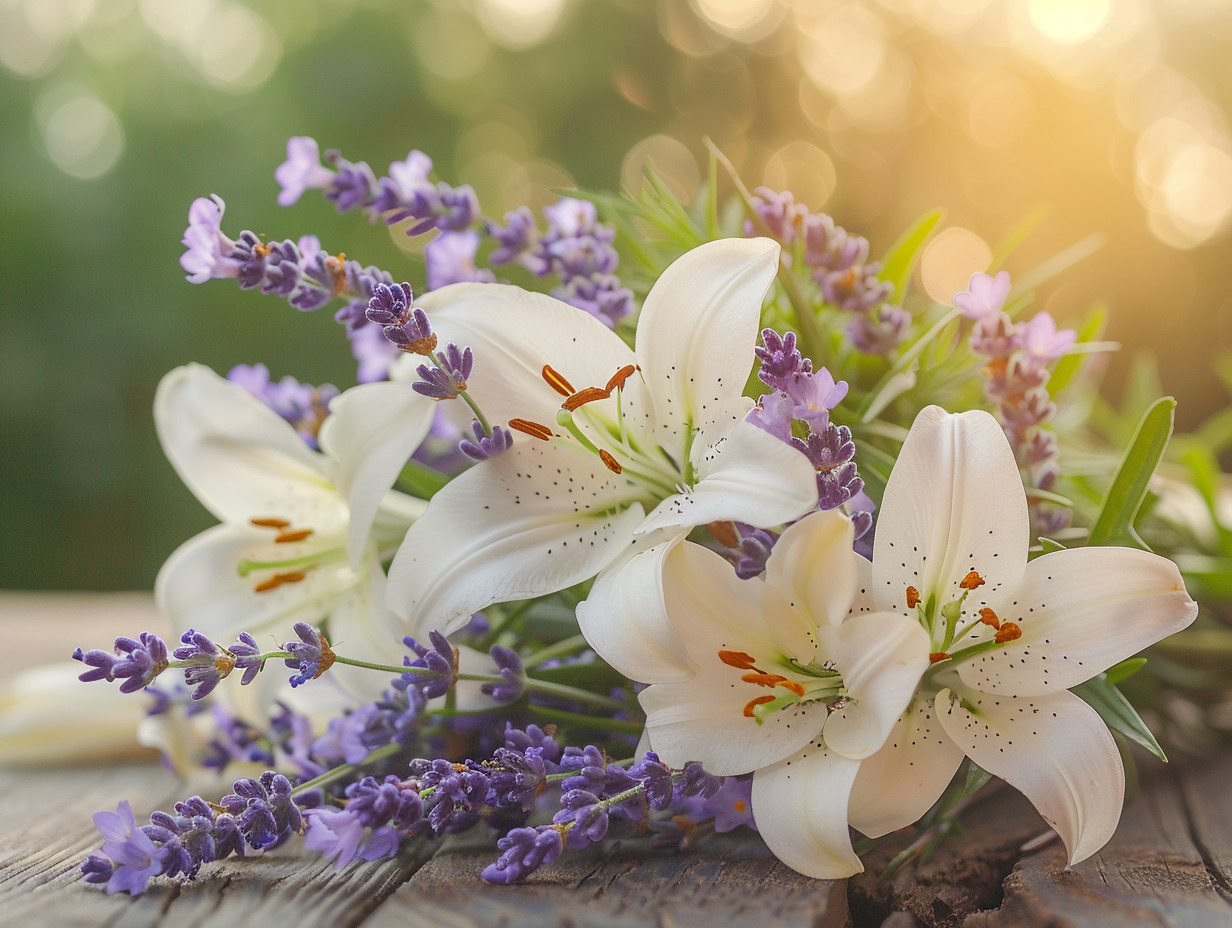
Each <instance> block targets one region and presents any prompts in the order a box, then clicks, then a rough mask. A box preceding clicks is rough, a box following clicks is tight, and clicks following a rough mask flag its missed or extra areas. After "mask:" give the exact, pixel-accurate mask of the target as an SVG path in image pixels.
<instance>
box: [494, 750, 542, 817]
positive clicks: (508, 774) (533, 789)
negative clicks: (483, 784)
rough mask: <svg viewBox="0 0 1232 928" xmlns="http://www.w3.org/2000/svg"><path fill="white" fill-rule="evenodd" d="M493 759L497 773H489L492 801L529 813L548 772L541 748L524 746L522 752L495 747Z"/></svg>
mask: <svg viewBox="0 0 1232 928" xmlns="http://www.w3.org/2000/svg"><path fill="white" fill-rule="evenodd" d="M492 759H493V760H494V761H495V762H496V765H497V769H496V772H495V773H493V774H492V800H493V802H494V804H495V805H498V806H502V807H509V808H518V809H521V810H522V811H523V812H530V811H531V810H532V809H533V808H534V807H535V797H536V796H537V795H538V794H539V791H540V790H541V789H543V786H544V783H545V780H544V778H545V777H546V776H547V774H548V764H547V763H546V762H545V761H544V757H543V750H542V749H540V748H527V749H526V750H525V751H524V752H518V751H512V750H510V749H508V748H497V749H496V751H495V752H494V753H493V755H492Z"/></svg>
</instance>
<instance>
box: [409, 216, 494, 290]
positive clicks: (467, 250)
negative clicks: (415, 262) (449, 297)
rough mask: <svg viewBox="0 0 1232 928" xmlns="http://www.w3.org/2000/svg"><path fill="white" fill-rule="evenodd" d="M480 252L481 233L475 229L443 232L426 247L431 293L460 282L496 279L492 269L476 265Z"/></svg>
mask: <svg viewBox="0 0 1232 928" xmlns="http://www.w3.org/2000/svg"><path fill="white" fill-rule="evenodd" d="M478 252H479V233H478V232H476V231H474V230H473V229H468V230H466V231H464V232H442V233H440V234H439V235H437V237H436V238H434V239H433V240H432V241H430V242H428V244H427V245H426V246H424V263H425V264H426V265H427V283H428V289H429V290H436V289H438V288H440V287H446V286H448V285H449V284H459V283H468V282H474V283H491V282H493V281H494V280H496V276H495V275H494V274H493V273H492V272H491V271H489V270H481V269H480V268H478V267H477V266H476V265H475V255H476V254H478Z"/></svg>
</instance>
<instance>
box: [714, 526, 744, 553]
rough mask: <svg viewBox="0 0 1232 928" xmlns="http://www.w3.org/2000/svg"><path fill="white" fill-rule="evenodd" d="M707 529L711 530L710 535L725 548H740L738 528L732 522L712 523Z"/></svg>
mask: <svg viewBox="0 0 1232 928" xmlns="http://www.w3.org/2000/svg"><path fill="white" fill-rule="evenodd" d="M706 528H708V529H710V534H711V535H712V536H713V537H714V540H715V541H717V542H718V543H719V544H721V545H722V546H723V547H725V548H737V547H739V546H740V536H739V535H738V534H736V526H734V525H732V523H730V522H711V523H710V524H709V525H707V526H706Z"/></svg>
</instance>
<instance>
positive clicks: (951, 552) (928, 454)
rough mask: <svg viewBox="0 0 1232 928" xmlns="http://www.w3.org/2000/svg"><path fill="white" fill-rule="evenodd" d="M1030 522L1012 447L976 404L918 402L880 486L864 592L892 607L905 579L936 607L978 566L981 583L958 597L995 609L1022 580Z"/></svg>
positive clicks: (900, 601)
mask: <svg viewBox="0 0 1232 928" xmlns="http://www.w3.org/2000/svg"><path fill="white" fill-rule="evenodd" d="M1029 537H1030V527H1029V523H1028V520H1027V499H1026V494H1025V492H1024V491H1023V488H1022V478H1021V477H1020V476H1019V473H1018V465H1017V464H1016V463H1015V462H1014V453H1013V451H1011V450H1010V446H1009V442H1008V441H1007V440H1006V438H1005V435H1004V433H1003V432H1002V431H1001V426H999V425H998V424H997V420H996V419H994V418H993V417H992V416H990V415H989V414H988V413H986V412H983V411H978V410H977V411H975V412H964V413H960V414H958V415H949V414H948V413H946V412H945V411H944V410H943V409H941V408H940V407H937V406H929V407H928V408H926V409H925V410H923V411H922V412H921V413H920V414H919V415H918V416H917V417H916V420H915V422H914V423H913V424H912V426H911V431H910V433H908V435H907V440H906V442H904V444H903V448H902V451H901V452H900V453H899V456H898V460H897V461H896V462H895V464H894V470H893V472H892V473H891V474H890V480H889V483H888V484H887V485H886V491H885V497H884V498H883V500H882V504H881V514H880V516H879V518H878V523H877V538H876V540H875V541H874V543H873V596H874V598H875V599H876V601H877V604H878V608H880V609H892V610H896V611H901V610H903V608H904V607H905V597H906V590H907V587H908V586H914V587H915V588H916V589H917V590H918V591H919V592H920V595H921V596H923V597H924V598H925V600H927V598H928V596H929V594H930V592H934V591H935V592H936V594H937V596H938V602H937V607H938V609H940V606H941V605H942V604H943V603H946V602H948V601H950V600H953V599H956V598H957V597H958V596H959V594H960V593H961V592H962V591H961V590H960V589H959V587H958V584H959V582H960V581H961V580H962V579H963V577H965V576H966V575H967V573H968V572H970V571H972V570H974V571H977V572H978V573H979V574H980V576H981V577H983V578H984V581H985V585H984V586H981V587H979V588H978V589H977V590H975V591H974V592H973V593H972V594H971V596H970V597H969V598H968V600H967V604H966V609H967V610H971V611H972V612H973V613H974V612H978V611H979V610H980V608H981V607H982V606H986V605H987V606H991V607H992V608H993V609H999V607H1000V606H1001V605H1002V603H1003V602H1004V601H1005V598H1006V596H1007V595H1008V594H1010V593H1012V592H1013V591H1014V590H1015V588H1017V586H1018V581H1019V580H1020V579H1021V578H1022V570H1023V565H1024V564H1026V562H1027V544H1028V541H1029Z"/></svg>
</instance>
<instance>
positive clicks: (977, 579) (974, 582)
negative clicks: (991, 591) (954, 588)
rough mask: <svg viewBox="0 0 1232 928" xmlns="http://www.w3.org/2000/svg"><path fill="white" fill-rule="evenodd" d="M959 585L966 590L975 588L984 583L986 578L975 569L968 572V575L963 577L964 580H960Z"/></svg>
mask: <svg viewBox="0 0 1232 928" xmlns="http://www.w3.org/2000/svg"><path fill="white" fill-rule="evenodd" d="M958 585H959V587H960V588H962V589H964V590H968V591H970V590H974V589H976V588H978V587H981V586H983V585H984V578H983V577H981V576H980V575H979V573H977V572H976V571H974V570H973V571H971V573H969V574H967V576H965V577H963V578H962V582H960V583H959V584H958Z"/></svg>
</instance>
